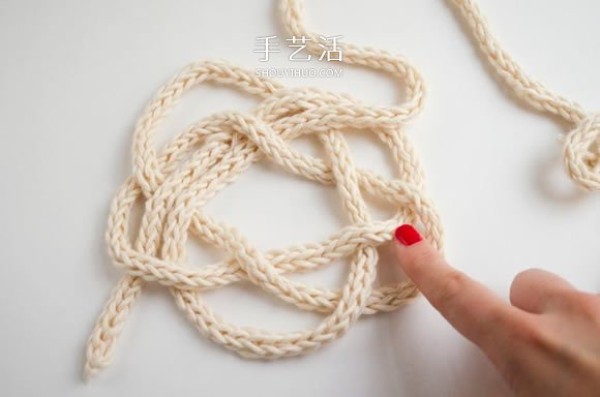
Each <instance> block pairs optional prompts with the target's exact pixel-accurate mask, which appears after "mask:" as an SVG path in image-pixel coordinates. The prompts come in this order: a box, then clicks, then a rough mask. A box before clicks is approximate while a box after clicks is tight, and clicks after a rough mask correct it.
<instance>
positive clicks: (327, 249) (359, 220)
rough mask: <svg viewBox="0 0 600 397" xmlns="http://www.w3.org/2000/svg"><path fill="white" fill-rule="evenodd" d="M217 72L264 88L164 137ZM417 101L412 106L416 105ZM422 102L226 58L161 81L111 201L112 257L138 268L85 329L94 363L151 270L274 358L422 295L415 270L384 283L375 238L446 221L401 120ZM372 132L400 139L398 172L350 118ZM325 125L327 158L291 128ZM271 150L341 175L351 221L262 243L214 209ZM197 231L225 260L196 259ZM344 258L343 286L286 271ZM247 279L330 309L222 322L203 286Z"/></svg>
mask: <svg viewBox="0 0 600 397" xmlns="http://www.w3.org/2000/svg"><path fill="white" fill-rule="evenodd" d="M207 81H212V82H216V83H220V84H225V85H230V86H234V87H236V88H241V89H242V90H243V91H245V92H247V93H250V94H252V95H256V96H257V97H258V98H259V99H262V101H261V102H260V103H259V104H258V106H257V107H256V109H255V110H254V111H253V112H251V113H248V114H246V113H240V112H224V113H218V114H213V115H211V116H209V117H207V118H205V119H203V120H200V121H198V122H196V123H194V124H192V125H191V126H190V127H189V128H187V129H186V130H185V131H183V132H182V133H180V134H179V135H177V136H176V137H175V138H174V139H173V140H172V141H171V142H170V143H169V144H167V146H166V147H165V148H163V149H162V150H158V149H157V148H156V145H155V142H154V140H155V139H154V134H155V131H156V129H157V128H158V126H159V125H160V121H162V120H163V119H164V118H165V117H166V115H168V113H169V111H170V109H171V108H172V107H173V106H174V105H175V103H176V102H177V101H178V99H179V98H180V97H181V96H182V95H183V94H184V92H185V91H187V90H189V89H191V88H192V87H194V86H196V85H198V84H201V83H203V82H207ZM407 104H408V105H407ZM411 106H413V105H411V102H410V100H409V102H407V103H403V104H400V105H397V106H390V107H374V106H368V105H365V104H363V103H361V102H359V101H358V100H356V99H354V98H352V97H350V96H348V95H343V94H337V93H332V92H328V91H325V90H321V89H315V88H293V89H286V88H283V87H281V86H280V85H279V84H278V83H276V82H273V81H271V80H268V79H265V78H261V77H257V76H255V75H254V74H253V73H252V72H250V71H246V70H243V69H240V68H237V67H235V66H233V65H230V64H228V63H226V62H222V61H217V62H200V63H196V64H193V65H190V66H189V67H187V68H185V69H184V70H183V71H182V72H181V73H180V74H179V75H177V76H176V77H175V78H174V79H173V80H171V82H170V83H168V84H167V85H166V86H165V87H163V88H161V89H160V90H159V92H158V94H157V96H156V98H155V99H154V100H153V101H152V102H151V103H150V104H149V105H148V107H147V108H146V110H145V112H144V113H143V114H142V116H141V117H140V119H139V122H138V123H137V125H136V131H135V134H134V143H133V170H134V172H133V175H132V176H131V177H130V178H129V179H128V180H127V181H126V182H125V183H124V184H123V186H122V187H121V189H120V190H119V191H118V192H117V194H116V196H115V199H114V201H113V206H112V209H111V214H110V217H109V224H108V231H107V242H108V245H109V251H110V254H111V257H112V259H113V262H114V264H115V265H116V266H118V267H119V268H121V269H123V270H124V271H125V272H126V273H127V274H126V275H125V276H124V277H123V278H122V279H121V281H120V282H119V283H118V285H117V287H116V288H115V290H114V291H113V293H112V295H111V297H110V299H109V302H108V303H107V305H106V307H105V309H104V311H103V313H102V314H101V315H100V318H99V319H98V322H97V324H96V327H95V329H94V331H93V332H92V335H91V337H90V339H89V342H88V348H87V361H86V367H85V371H86V374H87V375H88V376H91V375H93V374H95V373H96V372H98V371H99V370H100V369H102V368H103V367H105V366H107V365H108V364H109V363H110V361H111V356H112V352H113V350H114V347H115V342H116V339H117V337H118V335H119V334H120V332H121V330H122V328H123V326H124V323H125V321H126V319H127V317H128V313H129V310H130V308H131V306H132V305H133V303H134V302H135V301H136V300H137V298H138V297H139V296H140V294H141V291H142V287H143V285H144V283H145V282H157V283H159V284H161V285H164V286H166V287H168V288H169V290H170V291H171V294H172V295H173V297H174V299H175V301H176V303H177V305H178V307H179V308H180V309H181V310H182V311H183V312H184V313H185V315H186V316H187V317H188V319H189V320H190V321H191V322H192V324H193V325H194V326H195V327H196V328H197V329H198V330H199V331H200V332H201V333H202V334H204V335H206V336H207V337H208V338H209V339H211V340H213V341H214V342H216V343H218V344H220V345H222V346H224V347H225V348H227V349H230V350H233V351H234V352H236V353H238V354H240V355H242V356H244V357H248V358H263V359H273V358H280V357H289V356H294V355H298V354H302V353H305V352H308V351H311V350H314V349H316V348H318V347H320V346H322V345H324V344H327V343H329V342H331V341H333V340H335V339H337V338H339V337H340V336H341V335H343V334H344V333H345V332H346V331H347V330H348V328H349V327H350V326H351V325H352V324H353V323H354V322H355V321H356V320H357V319H358V318H359V317H360V316H361V315H362V314H373V313H376V312H379V311H390V310H394V309H396V308H398V307H399V306H400V305H402V304H403V303H405V302H407V301H408V300H410V299H411V298H413V297H414V296H415V295H416V293H417V290H416V288H415V286H414V285H413V284H412V283H411V282H409V281H404V282H401V283H398V284H395V285H388V286H383V287H378V288H373V281H374V278H375V275H376V264H377V261H378V255H377V250H376V248H377V247H378V246H379V245H381V244H383V243H384V242H386V241H388V240H390V239H391V234H392V231H393V229H394V228H395V227H396V226H397V225H398V224H399V223H402V222H411V223H415V224H420V225H421V226H422V228H423V231H424V233H425V234H426V235H427V236H429V238H430V239H431V241H432V242H433V243H434V244H435V245H436V247H438V248H441V244H442V230H441V226H440V220H439V217H438V215H437V213H436V212H435V210H434V209H433V206H432V205H431V203H430V202H429V200H428V199H427V198H426V197H425V195H424V190H423V173H422V170H421V166H420V164H419V162H418V160H417V156H416V154H415V152H414V150H413V149H412V146H411V145H410V142H408V140H407V137H406V134H405V133H404V130H403V123H404V122H406V120H408V118H409V115H411V114H413V113H414V111H415V108H414V107H411ZM346 128H362V129H367V130H369V131H372V132H373V133H374V134H375V136H376V137H377V138H378V139H379V140H381V141H382V142H383V143H384V144H385V145H386V146H388V147H389V149H390V151H391V153H392V157H393V159H394V161H395V165H396V169H395V171H396V175H397V177H396V179H392V180H387V179H385V178H382V177H381V176H379V175H376V174H374V173H373V172H371V171H367V170H363V169H360V168H357V167H355V166H354V164H353V161H352V159H351V157H350V153H349V150H348V148H347V146H346V143H345V139H344V137H343V134H342V132H341V131H342V130H343V129H346ZM303 134H313V135H316V136H317V137H318V138H319V140H320V141H321V143H322V144H323V146H324V148H325V153H326V158H324V159H320V158H316V157H313V156H309V155H306V154H304V153H301V152H299V151H297V150H295V149H294V148H292V147H291V146H290V145H289V141H290V140H293V139H295V138H297V137H298V136H300V135H303ZM261 159H267V160H268V161H271V162H273V163H275V164H278V165H280V166H281V167H283V168H284V169H286V170H287V171H289V172H291V173H293V174H296V175H299V176H303V177H306V178H308V179H311V180H313V181H316V182H319V183H322V184H325V185H334V186H335V187H336V188H337V190H338V193H339V195H340V198H341V201H342V204H343V207H344V209H345V212H346V214H347V216H348V220H349V221H350V224H349V225H348V226H346V227H345V228H343V229H342V230H341V231H339V232H338V233H336V234H334V235H333V236H331V237H330V238H329V239H327V240H325V241H323V242H320V243H312V244H302V245H296V246H293V247H289V248H287V249H279V250H271V251H268V252H264V253H263V252H259V251H257V250H256V249H254V248H253V247H252V246H251V244H250V243H249V240H248V239H247V238H246V237H244V236H242V235H241V234H240V233H239V232H238V231H237V230H236V229H235V228H234V227H232V226H229V225H227V224H225V223H223V222H219V221H217V220H214V219H212V218H211V217H209V216H208V215H207V214H205V213H204V211H203V208H204V206H205V205H206V203H207V202H208V201H209V200H210V199H212V198H213V197H215V196H216V195H217V194H218V192H219V191H221V190H222V189H223V188H225V187H226V186H227V185H229V184H231V183H233V182H234V181H235V180H236V179H237V178H238V177H239V176H240V175H241V174H242V173H243V172H244V171H245V170H246V169H248V168H249V167H250V166H251V165H252V164H253V163H254V162H256V161H259V160H261ZM364 193H369V194H371V195H376V196H377V197H380V198H382V199H383V200H385V201H386V202H388V203H389V204H390V205H391V206H393V207H395V208H396V209H397V212H396V213H395V214H394V215H393V216H392V217H391V218H390V219H388V220H385V221H373V220H372V219H371V217H370V214H369V211H368V208H367V205H366V203H365V202H364V200H363V194H364ZM139 199H143V200H144V201H145V209H144V214H143V217H142V221H141V225H140V228H139V231H138V236H137V239H136V240H135V242H133V243H132V242H131V241H130V238H129V230H128V229H129V224H130V217H131V213H132V208H133V205H134V203H135V202H136V200H139ZM189 237H194V238H198V239H200V240H202V241H204V242H206V243H208V244H211V245H213V246H215V247H216V248H218V249H220V250H222V251H224V252H225V253H226V255H227V259H226V260H225V261H223V262H219V263H215V264H210V265H208V266H203V267H199V268H198V267H194V266H189V265H188V264H187V260H186V257H185V243H186V241H187V240H188V238H189ZM343 258H347V259H348V261H349V274H348V278H347V280H346V282H345V284H344V286H343V287H342V288H341V289H339V290H336V289H326V288H318V287H313V286H309V285H305V284H302V283H298V282H295V281H292V280H291V279H289V278H288V277H287V274H288V273H297V272H304V271H310V270H315V269H318V268H321V267H323V266H327V265H329V264H331V263H332V262H333V261H335V260H337V259H343ZM242 280H246V281H249V282H251V283H253V284H254V285H256V286H257V287H259V288H261V289H262V290H264V291H266V292H267V293H269V294H271V295H272V296H274V297H277V298H278V299H281V300H283V301H284V302H287V303H289V304H291V305H293V306H295V307H297V308H300V309H302V310H309V311H315V312H320V313H323V314H325V316H326V317H325V318H324V319H323V321H322V322H321V323H320V324H319V325H318V326H317V327H315V328H314V329H312V330H305V331H299V332H291V333H273V332H267V331H260V330H255V329H250V328H246V327H239V326H235V325H232V324H230V323H227V322H225V321H223V320H222V319H221V318H220V317H219V316H217V315H216V314H214V313H213V312H212V310H211V309H210V308H209V307H208V306H207V305H206V304H205V303H204V301H203V299H202V297H201V293H202V292H203V291H206V290H207V289H214V288H222V287H224V286H226V285H229V284H231V283H234V282H239V281H242Z"/></svg>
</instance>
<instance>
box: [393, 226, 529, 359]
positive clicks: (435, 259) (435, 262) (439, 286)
mask: <svg viewBox="0 0 600 397" xmlns="http://www.w3.org/2000/svg"><path fill="white" fill-rule="evenodd" d="M395 237H396V244H395V251H396V255H397V257H398V260H399V262H400V265H401V266H402V269H403V270H404V272H405V273H406V275H407V276H408V277H409V278H410V279H411V280H412V281H413V282H414V283H415V285H416V286H417V288H418V289H419V290H420V291H421V293H423V295H424V296H425V298H427V300H428V301H429V302H430V303H431V304H432V305H433V306H434V307H435V308H436V309H437V310H438V311H439V312H440V313H441V314H442V316H444V317H445V318H446V320H448V322H449V323H450V324H451V325H452V326H453V327H454V328H456V330H457V331H458V332H460V333H461V334H462V335H463V336H465V337H466V338H467V339H469V340H471V341H472V342H474V343H475V344H477V345H479V346H480V347H482V348H487V347H491V346H492V345H494V344H496V343H497V342H498V338H497V337H498V336H506V334H507V331H508V330H509V329H510V328H511V326H512V324H513V321H514V320H515V319H516V317H517V316H518V315H519V313H518V309H515V308H514V307H512V306H510V305H509V304H507V303H505V302H504V301H503V300H502V299H500V298H499V297H498V296H497V295H496V294H494V293H493V292H492V291H490V290H489V289H488V288H486V287H485V286H483V285H482V284H480V283H479V282H477V281H475V280H473V279H471V278H470V277H469V276H467V275H466V274H464V273H462V272H460V271H458V270H456V269H454V268H453V267H451V266H450V265H448V264H447V263H446V261H445V260H444V258H443V257H442V255H441V254H440V253H439V252H438V251H437V250H436V249H435V248H434V247H433V246H432V245H431V244H430V243H429V242H428V241H427V240H425V239H423V238H422V237H421V235H420V234H419V233H418V232H417V231H416V229H414V228H413V227H412V226H410V225H402V226H400V227H399V228H398V229H397V230H396V233H395ZM499 334H500V335H499Z"/></svg>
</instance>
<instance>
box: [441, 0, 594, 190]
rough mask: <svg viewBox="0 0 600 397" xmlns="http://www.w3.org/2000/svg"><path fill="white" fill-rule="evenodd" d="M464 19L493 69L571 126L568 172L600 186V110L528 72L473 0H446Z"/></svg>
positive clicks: (529, 100)
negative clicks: (554, 89) (586, 107)
mask: <svg viewBox="0 0 600 397" xmlns="http://www.w3.org/2000/svg"><path fill="white" fill-rule="evenodd" d="M448 1H449V2H450V3H451V4H452V5H453V6H454V7H455V8H456V9H457V10H458V11H459V13H460V14H461V15H462V17H463V19H464V20H465V21H466V23H467V25H468V27H469V28H470V32H471V34H472V37H473V39H474V40H475V42H476V43H477V45H478V46H479V49H480V50H481V53H482V54H483V56H484V57H485V58H486V60H487V61H488V62H489V64H490V65H491V66H492V69H493V70H494V72H495V73H496V74H497V75H498V76H499V77H500V78H501V80H502V81H503V82H504V83H505V85H506V86H507V87H508V88H509V89H510V90H511V91H512V92H514V93H515V94H516V96H517V97H519V98H521V99H522V100H523V101H524V102H525V103H526V104H528V105H529V106H531V107H533V108H534V109H536V110H539V111H541V112H544V113H549V114H551V115H554V116H557V117H559V118H561V119H562V120H564V121H565V122H567V124H569V125H571V126H572V129H571V131H569V132H568V133H567V135H566V136H565V138H564V140H563V159H564V164H565V168H566V170H567V173H568V174H569V176H570V177H571V178H572V179H573V181H575V183H577V185H579V186H580V187H582V188H584V189H586V190H600V112H596V113H588V112H586V111H584V110H583V108H582V107H581V106H580V105H579V104H577V103H575V102H573V101H570V100H568V99H566V98H563V97H562V96H560V95H557V94H555V93H553V92H552V91H550V90H548V89H547V88H546V87H544V86H543V85H542V84H541V83H539V82H537V81H535V80H533V79H532V78H531V77H529V76H527V74H525V72H524V71H523V69H522V68H521V67H520V66H519V65H518V64H517V63H516V62H515V60H514V59H513V58H512V57H511V56H510V54H509V53H508V52H506V51H505V50H504V49H503V48H502V47H501V46H500V44H499V42H498V40H497V39H496V38H495V37H494V36H493V35H492V32H491V30H490V28H489V26H488V23H487V21H486V19H485V18H484V17H483V15H482V14H481V11H480V10H479V7H478V6H477V4H476V3H475V2H474V1H473V0H448Z"/></svg>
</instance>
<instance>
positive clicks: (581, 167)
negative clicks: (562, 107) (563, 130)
mask: <svg viewBox="0 0 600 397" xmlns="http://www.w3.org/2000/svg"><path fill="white" fill-rule="evenodd" d="M563 154H564V160H565V167H566V169H567V172H568V173H569V175H570V176H571V178H573V180H574V181H575V182H577V183H578V184H579V185H580V186H581V187H583V188H585V189H588V190H600V112H599V113H594V114H590V115H588V116H586V117H584V118H583V119H582V120H581V121H580V122H579V123H578V124H577V126H576V127H575V128H574V129H573V130H571V131H570V132H569V133H568V134H567V136H566V137H565V140H564V144H563Z"/></svg>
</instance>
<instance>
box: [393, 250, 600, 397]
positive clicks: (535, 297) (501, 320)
mask: <svg viewBox="0 0 600 397" xmlns="http://www.w3.org/2000/svg"><path fill="white" fill-rule="evenodd" d="M394 245H395V251H396V254H397V257H398V262H399V263H400V266H401V267H402V269H403V270H404V272H405V273H406V275H407V276H408V277H409V278H410V279H411V280H412V281H413V282H414V283H415V284H416V285H417V287H418V288H419V290H420V291H421V292H422V294H423V295H424V296H425V298H426V299H427V300H428V301H429V302H430V303H431V304H432V305H433V307H435V309H437V310H438V311H439V312H440V313H441V314H442V315H443V316H444V317H445V318H446V320H447V321H448V322H449V323H450V324H451V325H452V326H453V327H454V328H455V329H456V330H457V331H458V332H460V333H461V334H462V335H463V336H464V337H465V338H467V339H468V340H470V341H471V342H473V343H474V344H475V345H477V346H478V347H479V348H480V349H481V350H482V351H483V353H484V354H485V355H486V356H487V357H488V358H489V359H490V360H491V362H492V363H493V364H494V366H495V367H496V368H497V369H498V371H499V372H500V373H501V375H502V377H503V378H504V379H505V380H506V382H507V383H508V385H509V386H510V388H511V389H512V390H513V391H514V392H515V394H516V395H517V396H545V397H557V396H569V397H571V396H578V397H587V396H600V295H596V294H591V293H586V292H582V291H579V290H577V289H575V288H574V287H573V286H572V285H571V284H569V283H568V282H567V281H565V280H564V279H562V278H560V277H559V276H557V275H555V274H553V273H549V272H546V271H544V270H539V269H530V270H526V271H524V272H522V273H519V274H518V275H517V276H516V277H515V279H514V280H513V282H512V285H511V287H510V303H508V302H505V301H504V300H503V299H501V298H500V297H498V296H497V295H496V294H494V293H493V292H492V291H490V290H489V289H488V288H486V287H485V286H483V285H482V284H480V283H479V282H477V281H475V280H473V279H471V278H470V277H468V276H467V275H465V274H464V273H462V272H460V271H458V270H456V269H455V268H453V267H451V266H450V265H448V264H447V262H446V261H445V259H444V258H443V257H442V256H441V255H440V254H439V253H438V252H437V251H436V250H435V249H434V248H433V247H432V245H431V244H430V243H428V242H427V241H426V240H422V241H419V242H416V243H414V244H412V245H410V246H407V245H404V244H402V243H401V242H399V241H395V244H394Z"/></svg>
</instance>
